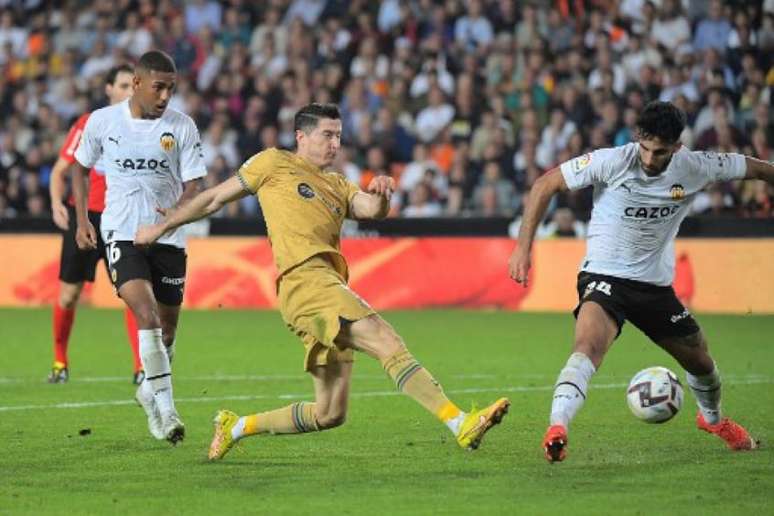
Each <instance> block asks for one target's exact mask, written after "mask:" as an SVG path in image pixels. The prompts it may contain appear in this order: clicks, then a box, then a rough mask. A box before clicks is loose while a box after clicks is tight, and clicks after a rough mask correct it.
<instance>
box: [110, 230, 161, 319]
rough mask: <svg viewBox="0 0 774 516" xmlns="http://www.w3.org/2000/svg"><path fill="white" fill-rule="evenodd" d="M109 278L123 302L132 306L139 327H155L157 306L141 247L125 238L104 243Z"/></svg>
mask: <svg viewBox="0 0 774 516" xmlns="http://www.w3.org/2000/svg"><path fill="white" fill-rule="evenodd" d="M105 252H106V254H107V258H108V266H109V270H110V280H111V281H112V282H113V286H114V287H115V289H116V292H117V293H118V296H119V297H120V298H121V299H123V300H124V303H126V305H127V306H128V307H129V309H131V310H132V313H133V314H134V316H135V318H136V319H137V325H138V327H139V328H140V329H149V328H158V327H159V325H160V324H161V322H160V320H159V313H158V306H157V304H156V299H155V297H154V295H153V287H152V284H151V271H150V265H149V264H148V259H147V257H146V255H145V252H144V251H143V249H141V248H139V247H136V246H135V245H134V243H132V242H128V241H115V242H110V243H108V244H107V245H106V246H105Z"/></svg>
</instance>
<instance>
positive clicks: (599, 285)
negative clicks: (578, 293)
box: [583, 281, 612, 297]
mask: <svg viewBox="0 0 774 516" xmlns="http://www.w3.org/2000/svg"><path fill="white" fill-rule="evenodd" d="M611 288H612V286H611V285H610V283H608V282H607V281H592V282H591V283H589V284H588V285H586V292H584V293H583V297H586V296H588V295H589V294H591V293H592V292H594V291H595V290H598V291H600V292H602V293H603V294H605V295H607V296H609V295H611V292H610V289H611Z"/></svg>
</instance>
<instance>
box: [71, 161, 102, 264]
mask: <svg viewBox="0 0 774 516" xmlns="http://www.w3.org/2000/svg"><path fill="white" fill-rule="evenodd" d="M72 173H73V198H74V199H75V216H76V220H77V223H78V229H77V230H76V232H75V241H76V243H77V244H78V247H79V248H81V249H96V248H97V232H96V230H95V229H94V226H92V224H91V222H90V221H89V214H88V207H87V201H88V197H89V176H88V174H89V170H88V169H87V168H85V167H83V166H82V165H81V164H80V163H77V162H76V163H73V172H72Z"/></svg>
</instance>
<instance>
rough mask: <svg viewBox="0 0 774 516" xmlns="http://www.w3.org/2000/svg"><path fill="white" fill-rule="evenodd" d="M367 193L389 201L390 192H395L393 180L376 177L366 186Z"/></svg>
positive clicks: (386, 177)
mask: <svg viewBox="0 0 774 516" xmlns="http://www.w3.org/2000/svg"><path fill="white" fill-rule="evenodd" d="M368 191H369V192H370V193H373V194H376V195H381V196H383V197H386V198H387V200H390V198H391V197H392V192H394V191H395V180H394V179H393V178H391V177H389V176H376V177H375V178H373V179H372V180H371V183H370V184H369V185H368Z"/></svg>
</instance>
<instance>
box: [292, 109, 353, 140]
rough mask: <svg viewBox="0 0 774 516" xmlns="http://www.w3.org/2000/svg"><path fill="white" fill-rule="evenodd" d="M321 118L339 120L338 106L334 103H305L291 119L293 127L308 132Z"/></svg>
mask: <svg viewBox="0 0 774 516" xmlns="http://www.w3.org/2000/svg"><path fill="white" fill-rule="evenodd" d="M321 118H332V119H333V120H341V113H339V107H338V106H337V105H336V104H320V103H318V102H313V103H311V104H307V105H306V106H304V107H302V108H301V109H299V110H298V113H296V116H295V118H294V119H293V129H295V130H296V131H304V132H305V133H308V132H310V131H311V130H313V129H314V128H315V127H317V123H318V122H319V121H320V119H321Z"/></svg>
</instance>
